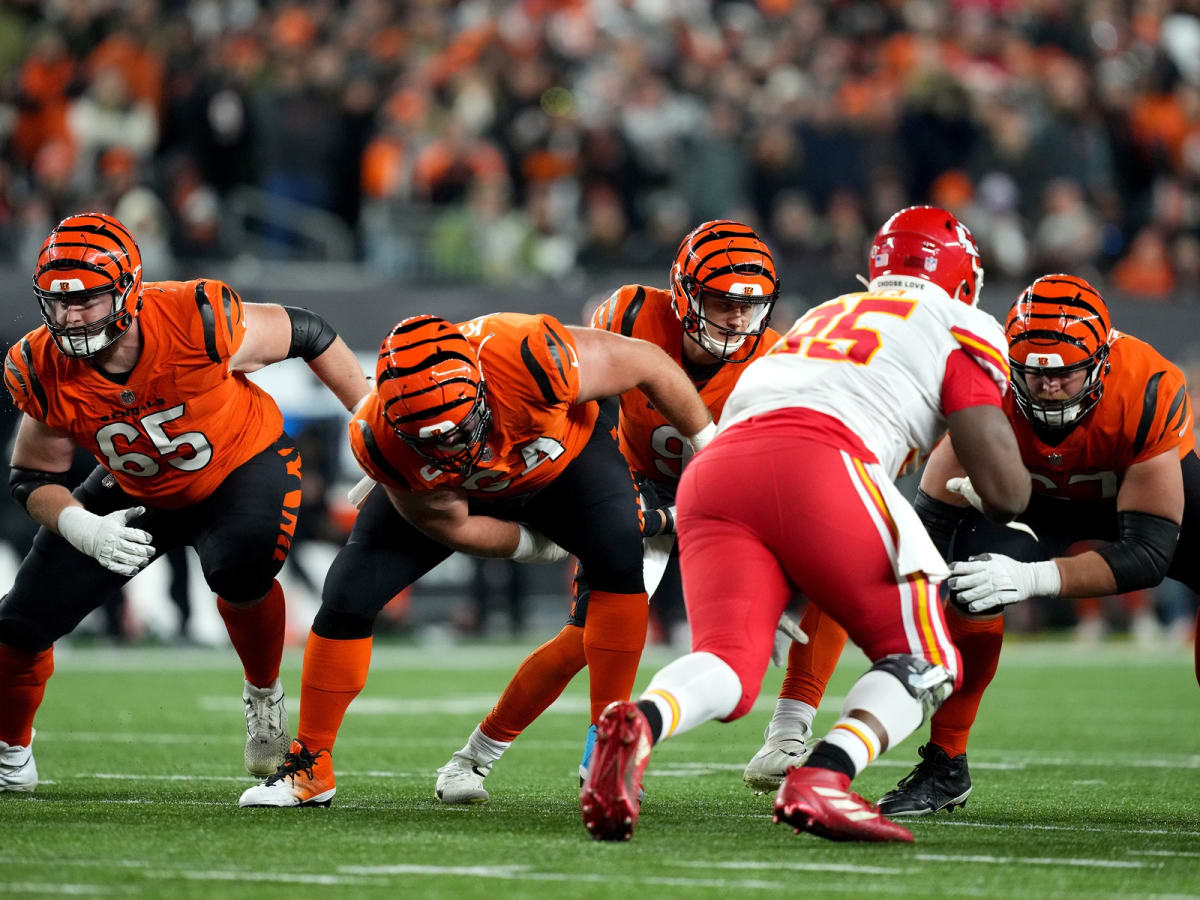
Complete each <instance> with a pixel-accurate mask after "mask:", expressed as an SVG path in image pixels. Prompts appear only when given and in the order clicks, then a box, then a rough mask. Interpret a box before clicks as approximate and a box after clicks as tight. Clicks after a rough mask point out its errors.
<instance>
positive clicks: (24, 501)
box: [8, 466, 69, 509]
mask: <svg viewBox="0 0 1200 900" xmlns="http://www.w3.org/2000/svg"><path fill="white" fill-rule="evenodd" d="M67 474H68V473H67V472H44V471H42V470H41V469H22V468H20V467H19V466H13V467H12V470H11V471H10V472H9V473H8V489H9V491H11V492H12V498H13V499H14V500H15V501H17V503H18V504H20V506H21V507H22V508H23V509H27V508H28V507H29V495H30V494H32V493H33V492H34V491H36V490H37V489H38V488H40V487H41V486H42V485H46V484H61V485H62V486H63V487H69V484H68V482H67Z"/></svg>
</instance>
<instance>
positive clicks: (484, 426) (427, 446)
mask: <svg viewBox="0 0 1200 900" xmlns="http://www.w3.org/2000/svg"><path fill="white" fill-rule="evenodd" d="M486 387H487V384H486V382H485V381H483V380H482V379H481V380H480V381H479V392H478V393H477V394H476V396H475V402H474V403H473V404H471V409H470V411H469V412H468V413H467V414H466V416H464V417H463V419H462V420H461V421H459V422H458V423H454V422H451V421H449V420H447V421H444V422H438V423H436V424H434V425H427V426H425V427H423V428H421V429H420V431H419V432H418V433H417V434H416V435H411V434H408V433H406V432H405V431H403V430H401V426H400V424H398V423H397V422H396V421H395V420H393V419H392V418H390V417H389V416H388V413H387V411H386V410H385V411H384V418H385V419H387V421H388V424H389V425H391V426H392V428H393V429H394V430H395V432H396V434H397V436H399V438H400V440H402V441H404V443H405V444H407V445H408V446H409V447H410V448H411V449H412V451H413V452H414V453H416V454H417V455H418V456H419V457H421V459H423V460H425V461H426V462H427V463H429V464H430V465H431V466H433V467H434V468H435V469H438V470H440V471H442V472H450V473H452V474H456V475H469V474H471V471H472V470H473V469H474V468H475V464H476V463H477V462H479V460H480V458H481V457H482V456H483V453H484V451H485V450H486V449H487V441H488V436H489V434H490V433H491V429H492V411H491V409H490V408H489V407H488V405H487V400H486V397H485V394H486ZM410 427H411V426H410Z"/></svg>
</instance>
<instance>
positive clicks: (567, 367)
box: [519, 316, 579, 406]
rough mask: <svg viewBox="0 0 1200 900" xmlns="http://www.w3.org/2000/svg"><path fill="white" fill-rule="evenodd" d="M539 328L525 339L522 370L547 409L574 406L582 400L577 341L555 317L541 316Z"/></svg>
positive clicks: (538, 318)
mask: <svg viewBox="0 0 1200 900" xmlns="http://www.w3.org/2000/svg"><path fill="white" fill-rule="evenodd" d="M536 318H537V320H538V321H537V325H536V327H534V328H532V329H530V331H529V333H528V334H526V335H525V336H524V337H523V338H521V344H520V348H519V353H520V360H521V367H522V368H524V369H525V371H526V372H527V373H528V374H529V376H530V378H531V380H532V382H533V385H534V386H535V396H536V397H537V398H538V399H539V400H540V401H541V402H544V403H545V404H546V405H547V406H573V405H574V404H575V401H576V398H577V397H578V396H579V354H578V353H576V352H575V339H574V338H572V337H571V333H570V332H569V331H567V329H566V328H565V327H564V326H563V324H562V323H561V322H560V321H558V319H556V318H554V317H553V316H537V317H536Z"/></svg>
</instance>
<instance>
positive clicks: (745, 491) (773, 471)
mask: <svg viewBox="0 0 1200 900" xmlns="http://www.w3.org/2000/svg"><path fill="white" fill-rule="evenodd" d="M677 504H678V505H677V514H678V516H677V522H678V531H679V548H680V563H681V566H682V569H683V593H684V597H685V599H686V601H687V609H688V620H689V622H690V623H691V628H692V650H693V651H694V652H702V651H703V652H708V653H712V654H714V655H716V656H718V657H720V658H721V659H722V660H724V661H725V662H726V663H727V664H728V665H729V666H730V667H731V668H732V669H733V670H734V671H735V672H737V673H738V676H739V678H740V679H741V682H742V700H741V702H740V703H739V704H738V706H737V707H736V708H735V709H734V711H733V713H732V714H731V715H730V717H729V718H730V719H736V718H738V717H739V716H742V715H745V714H746V712H748V711H749V709H750V707H751V706H752V705H753V704H754V700H755V698H756V697H757V696H758V693H759V690H760V689H761V687H762V679H763V675H764V674H765V673H766V668H767V664H768V662H769V659H770V655H771V648H772V645H773V642H774V635H775V627H776V624H777V623H778V621H779V616H780V615H781V614H782V613H783V610H784V609H785V608H786V607H787V604H788V600H789V599H790V598H791V596H792V594H793V593H794V592H795V591H796V590H799V591H802V592H803V593H804V594H805V595H806V596H807V597H808V598H809V599H810V600H811V601H812V602H813V603H816V604H817V605H818V606H819V607H820V608H821V610H822V611H824V612H825V613H827V614H828V615H829V616H830V617H832V618H833V619H834V621H836V622H837V623H838V624H839V625H841V626H842V627H843V628H844V629H846V632H847V633H848V634H849V637H850V639H851V640H853V641H854V642H855V643H856V644H858V646H859V647H861V648H862V650H863V652H864V653H866V655H867V656H868V658H870V659H871V660H877V659H880V658H881V657H884V656H887V655H889V654H892V653H904V654H910V655H913V656H918V657H923V658H925V659H927V660H929V661H930V662H932V663H935V664H937V665H941V666H944V667H945V668H946V669H947V670H949V671H950V672H951V673H952V674H954V675H955V677H957V673H958V671H959V660H958V651H957V650H956V649H955V648H954V645H953V644H952V643H951V642H950V639H949V637H948V632H947V629H946V623H945V620H944V619H943V616H942V608H941V604H940V603H939V602H938V597H937V591H936V589H934V588H933V587H932V586H931V585H930V584H929V583H928V581H927V580H926V579H925V577H924V576H923V575H920V574H918V575H916V576H909V577H908V578H897V576H896V574H895V569H894V567H893V564H892V560H893V559H894V558H895V555H896V538H895V536H894V528H895V525H894V523H893V522H892V519H891V516H890V513H889V512H888V510H887V507H886V504H885V503H884V501H883V495H882V494H881V493H880V491H879V489H878V487H877V486H876V485H875V483H874V480H873V476H872V475H871V474H870V473H869V472H868V471H867V469H866V467H865V466H864V465H863V464H862V462H861V461H860V460H857V459H855V458H854V457H852V456H851V455H850V454H849V453H847V452H846V451H844V450H839V449H837V448H835V447H831V446H827V445H825V444H822V443H817V442H816V441H814V440H811V439H808V438H804V437H799V436H794V435H789V434H786V433H780V431H779V430H778V429H775V428H772V427H771V426H770V422H769V420H768V421H767V422H766V423H760V422H750V423H743V424H741V425H739V426H737V427H736V428H734V429H732V430H731V431H729V432H726V433H725V434H724V435H722V437H721V438H720V439H718V440H717V441H715V442H714V443H713V444H712V445H711V446H710V447H708V448H707V449H706V450H705V451H704V452H703V453H701V454H700V455H698V456H697V457H696V458H695V459H694V460H692V462H691V463H690V464H689V465H688V467H687V468H686V469H685V470H684V474H683V479H682V480H681V482H680V485H679V493H678V495H677Z"/></svg>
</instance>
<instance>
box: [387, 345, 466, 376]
mask: <svg viewBox="0 0 1200 900" xmlns="http://www.w3.org/2000/svg"><path fill="white" fill-rule="evenodd" d="M423 343H426V342H423ZM406 349H408V348H406V347H401V348H398V349H394V350H393V351H392V352H391V353H385V354H381V355H380V359H387V360H388V361H389V362H388V366H387V368H386V369H385V370H384V371H382V372H380V373H379V376H378V378H377V379H376V382H377V383H378V382H380V381H390V380H391V379H393V378H404V377H406V376H408V375H412V374H414V373H416V372H420V371H422V370H423V369H428V368H431V367H432V366H436V365H437V364H438V363H440V362H444V361H446V360H449V359H457V360H461V361H462V362H464V363H466V364H467V365H468V366H470V367H471V368H472V369H473V368H475V362H474V360H472V359H471V358H470V357H469V356H464V355H463V354H461V353H454V352H452V351H448V350H438V351H436V352H434V353H430V354H429V355H428V356H426V357H424V358H422V359H421V360H420V361H418V362H415V363H413V364H412V365H411V366H399V365H395V364H393V363H392V362H391V357H392V356H393V355H394V354H395V353H397V352H399V351H400V350H406Z"/></svg>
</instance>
